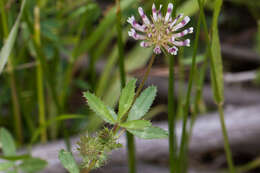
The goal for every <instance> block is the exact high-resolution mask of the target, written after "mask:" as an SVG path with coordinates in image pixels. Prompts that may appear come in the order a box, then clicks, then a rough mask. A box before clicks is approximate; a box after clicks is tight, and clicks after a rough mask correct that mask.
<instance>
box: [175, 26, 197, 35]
mask: <svg viewBox="0 0 260 173" xmlns="http://www.w3.org/2000/svg"><path fill="white" fill-rule="evenodd" d="M191 33H193V27H190V28H188V29H185V30H183V31H182V32H179V33H177V34H173V37H174V38H179V37H183V36H185V35H187V34H191Z"/></svg>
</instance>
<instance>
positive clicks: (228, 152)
mask: <svg viewBox="0 0 260 173" xmlns="http://www.w3.org/2000/svg"><path fill="white" fill-rule="evenodd" d="M198 4H199V8H200V10H201V11H202V24H203V27H204V31H205V34H206V43H207V45H210V39H209V33H208V28H207V24H206V18H205V14H204V11H203V5H202V3H201V0H198ZM208 47H209V48H208V51H209V57H210V64H211V68H212V77H213V80H214V83H215V84H216V85H217V86H216V97H217V102H218V103H217V105H218V111H219V115H220V121H221V127H222V134H223V138H224V148H225V152H226V157H227V161H228V166H229V172H230V173H234V172H235V168H234V164H233V160H232V154H231V149H230V145H229V141H228V135H227V130H226V126H225V121H224V113H223V103H222V102H221V100H220V99H219V98H220V95H221V91H220V90H219V87H218V83H217V78H216V77H217V75H216V69H215V66H214V65H213V64H212V63H213V55H212V51H211V49H210V46H208ZM219 100H220V101H219Z"/></svg>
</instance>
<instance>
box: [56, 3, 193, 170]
mask: <svg viewBox="0 0 260 173" xmlns="http://www.w3.org/2000/svg"><path fill="white" fill-rule="evenodd" d="M161 8H162V5H160V8H159V9H158V10H157V9H156V6H155V5H154V4H153V7H152V18H151V20H150V19H149V18H148V17H147V16H146V14H145V13H144V11H143V9H142V8H141V7H139V8H138V12H139V14H140V16H141V19H142V21H143V24H139V23H138V22H137V21H136V20H135V17H134V16H132V17H129V18H128V20H127V22H128V23H130V24H131V26H132V28H131V29H130V31H129V32H128V34H129V36H130V37H132V38H134V39H135V40H142V41H141V43H140V46H141V47H144V48H145V47H153V48H154V49H153V52H154V54H153V56H152V58H151V60H150V62H149V64H148V68H147V71H146V73H145V75H144V78H143V80H142V82H141V84H140V85H139V87H138V89H136V79H131V80H130V81H129V82H128V83H127V85H126V86H125V87H124V88H123V89H122V91H121V96H120V98H119V104H118V109H117V110H118V111H117V112H116V111H115V110H113V109H112V108H111V107H109V106H107V105H105V104H104V103H103V102H102V100H100V98H98V97H97V96H95V95H94V94H92V93H90V92H85V93H84V94H83V95H84V97H85V98H86V101H87V103H88V106H89V107H90V109H91V110H92V111H94V112H95V113H96V115H97V116H99V117H100V118H101V119H103V120H104V122H106V123H107V124H109V125H110V126H109V127H111V128H107V127H104V128H103V129H101V130H100V131H98V132H96V134H92V135H90V134H87V135H85V136H82V137H81V138H80V141H79V142H78V151H79V153H80V155H81V157H82V163H81V165H80V166H78V165H77V163H76V161H75V159H74V157H73V155H72V153H71V152H67V151H65V150H61V151H60V153H59V159H60V161H61V163H62V164H63V166H64V167H65V168H66V169H67V170H68V171H69V172H70V173H79V172H80V169H81V170H82V171H83V172H85V173H88V172H90V171H91V170H93V169H96V168H99V167H101V166H103V165H104V164H105V163H106V160H107V157H108V154H109V153H110V152H111V151H112V150H115V149H118V148H120V147H122V145H121V144H120V143H119V142H118V139H119V137H120V136H121V135H122V134H123V133H124V132H125V131H128V132H130V133H131V134H133V135H134V136H136V137H139V138H142V139H158V138H167V137H168V132H167V131H165V130H163V129H161V128H159V127H155V126H153V125H152V123H151V122H150V121H148V120H145V119H144V116H145V114H146V113H147V112H148V111H149V109H150V107H151V105H152V103H153V100H154V99H155V96H156V92H157V89H156V87H155V86H150V87H148V88H146V89H144V90H143V91H142V88H143V86H144V82H145V80H146V79H147V77H148V75H149V72H150V69H151V67H152V64H153V62H154V59H155V57H156V55H157V54H160V53H161V52H162V51H163V52H164V53H165V54H168V53H169V54H171V55H176V54H177V51H178V48H177V46H190V40H189V39H186V40H183V39H182V37H183V36H185V35H187V34H190V33H192V32H193V28H192V27H190V28H188V29H186V30H183V31H181V32H179V29H181V28H182V27H184V26H185V25H186V24H187V23H188V22H189V21H190V18H189V17H188V16H186V17H184V18H183V15H182V14H180V15H178V16H177V17H176V18H175V19H173V18H172V17H171V13H172V11H173V4H172V3H169V4H168V8H167V12H166V15H165V16H164V17H163V16H162V13H161ZM180 20H181V21H180ZM141 91H142V92H141Z"/></svg>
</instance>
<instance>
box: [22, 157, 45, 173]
mask: <svg viewBox="0 0 260 173" xmlns="http://www.w3.org/2000/svg"><path fill="white" fill-rule="evenodd" d="M46 166H47V162H46V161H45V160H42V159H39V158H29V159H25V160H23V162H22V163H21V164H20V165H19V168H20V169H21V170H22V171H23V172H26V173H34V172H38V171H40V170H42V169H43V168H45V167H46Z"/></svg>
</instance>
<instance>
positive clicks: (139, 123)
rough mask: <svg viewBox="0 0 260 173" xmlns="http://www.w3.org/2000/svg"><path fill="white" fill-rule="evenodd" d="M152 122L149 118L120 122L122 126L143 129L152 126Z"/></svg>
mask: <svg viewBox="0 0 260 173" xmlns="http://www.w3.org/2000/svg"><path fill="white" fill-rule="evenodd" d="M151 125H152V123H151V122H150V121H147V120H133V121H127V122H125V123H120V124H119V126H120V127H124V128H126V129H127V130H128V129H129V130H143V129H145V128H147V127H150V126H151Z"/></svg>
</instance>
